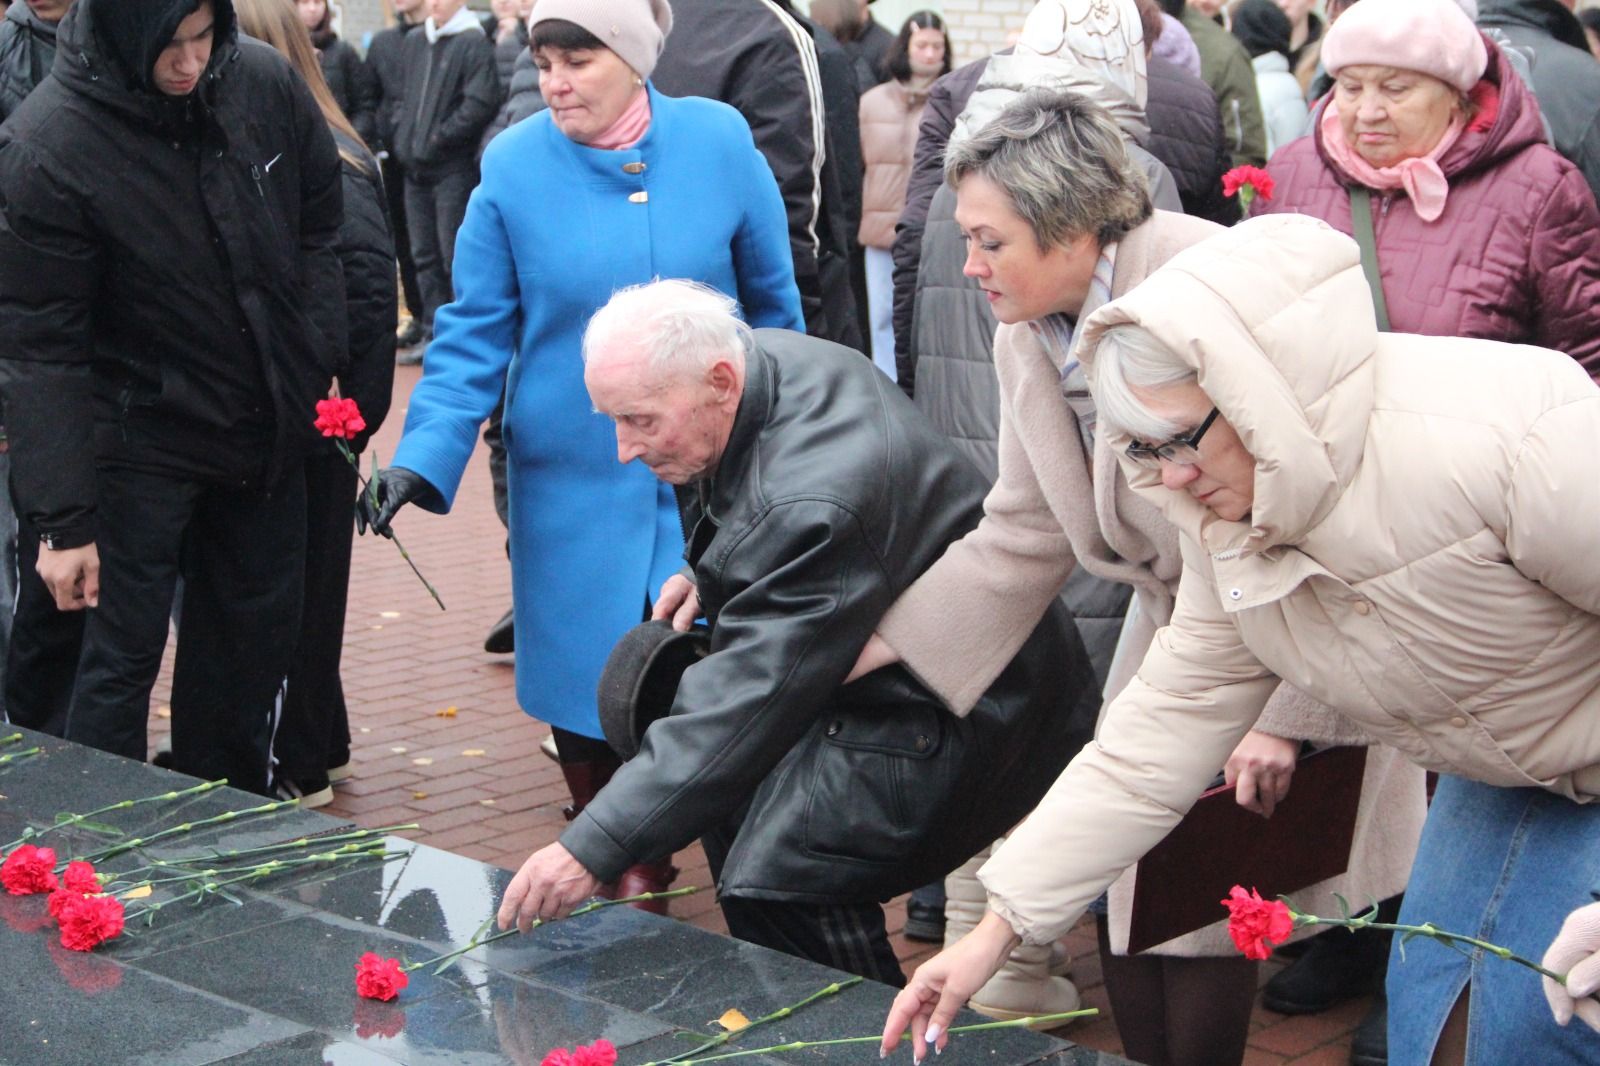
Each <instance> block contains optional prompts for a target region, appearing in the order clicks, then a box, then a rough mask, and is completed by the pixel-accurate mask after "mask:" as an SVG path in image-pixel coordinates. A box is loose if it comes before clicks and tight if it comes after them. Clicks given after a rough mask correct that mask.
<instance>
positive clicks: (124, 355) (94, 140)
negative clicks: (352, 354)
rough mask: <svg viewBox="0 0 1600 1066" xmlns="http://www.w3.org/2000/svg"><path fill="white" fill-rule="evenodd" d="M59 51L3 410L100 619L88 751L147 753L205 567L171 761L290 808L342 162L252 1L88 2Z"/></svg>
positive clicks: (333, 337) (179, 674) (60, 559)
mask: <svg viewBox="0 0 1600 1066" xmlns="http://www.w3.org/2000/svg"><path fill="white" fill-rule="evenodd" d="M60 47H61V49H62V50H63V51H64V52H66V53H67V54H70V55H72V56H73V57H74V60H75V61H74V62H72V63H70V64H60V65H58V66H57V68H56V69H55V71H54V76H53V77H52V78H50V79H49V80H47V81H46V82H45V83H44V84H43V85H41V86H40V87H39V88H38V89H37V90H36V91H35V92H34V93H33V95H32V96H30V97H29V98H28V99H27V100H26V101H24V102H23V104H22V106H21V107H20V108H18V109H17V111H16V113H15V114H13V115H12V116H11V118H10V120H8V121H7V123H6V125H5V126H4V127H3V128H0V205H3V206H0V336H4V337H5V338H6V345H5V347H4V349H3V350H0V393H3V394H4V398H5V403H6V408H7V410H8V412H9V416H10V425H9V426H8V429H9V431H10V438H11V444H12V449H11V458H12V492H13V494H14V496H15V498H16V500H17V504H18V507H19V510H20V511H21V512H22V513H23V515H24V517H25V519H26V521H27V522H28V523H29V524H30V525H31V526H32V527H33V528H34V529H36V530H37V531H38V535H39V542H40V543H39V547H40V551H39V562H38V572H39V576H40V577H41V578H42V579H43V580H44V583H45V584H46V586H48V587H49V588H50V590H51V592H52V593H53V594H54V596H55V600H56V604H57V606H58V607H59V608H60V609H61V610H63V611H81V610H84V609H85V608H91V609H90V610H88V611H87V617H86V620H85V626H84V638H83V639H84V648H83V655H82V658H81V660H80V661H79V667H78V674H77V680H76V684H75V686H74V690H73V695H72V701H71V704H70V706H69V709H68V714H67V721H66V736H67V737H68V738H69V739H72V740H77V741H81V742H83V743H86V744H90V745H92V746H94V747H98V748H101V749H103V750H106V751H112V752H116V753H118V754H122V755H126V756H129V757H131V758H136V759H143V758H144V756H145V748H146V720H147V718H148V716H149V711H150V689H151V687H152V685H153V684H154V682H155V678H156V674H157V671H158V670H159V668H160V664H161V653H162V649H163V648H164V646H165V645H166V640H167V627H168V616H169V614H170V613H171V610H172V605H173V593H174V588H175V586H176V584H177V580H178V578H179V576H180V574H181V576H182V578H183V585H184V592H183V600H182V604H181V612H180V613H181V632H180V635H179V641H178V652H177V663H176V669H175V672H174V677H173V692H172V710H173V715H172V762H173V766H174V767H175V768H176V769H178V770H181V771H184V772H186V773H190V774H194V775H195V776H198V777H205V778H217V777H227V778H228V779H229V781H230V782H231V783H232V784H234V785H235V786H237V787H240V788H244V789H248V790H251V791H256V792H262V793H266V792H268V790H269V788H270V779H269V768H268V756H267V749H268V741H269V738H270V736H271V726H272V716H273V712H274V710H275V707H276V701H277V697H278V694H279V691H280V688H281V685H282V682H283V677H284V674H285V672H286V670H287V667H288V660H289V655H290V653H291V652H292V650H293V647H294V638H295V633H296V631H297V629H298V626H299V621H300V605H301V593H302V590H301V584H302V573H303V566H304V561H305V536H306V533H305V529H306V527H305V522H306V519H305V482H304V475H303V470H302V465H301V464H302V460H303V459H304V457H305V456H306V455H307V454H308V453H309V451H310V449H311V448H312V447H314V446H317V445H318V441H319V438H318V437H317V436H316V434H315V431H314V430H313V429H312V425H311V423H312V420H313V418H314V417H315V404H316V401H317V400H318V399H321V398H323V397H325V396H326V395H327V391H328V387H329V383H330V380H331V376H332V374H333V373H334V372H335V371H337V370H339V369H340V366H339V363H340V362H341V361H342V360H343V358H344V355H343V353H344V352H345V351H346V345H345V309H344V282H343V276H342V273H341V269H340V264H339V258H338V253H337V247H336V245H337V240H338V234H339V223H340V218H341V214H342V209H341V191H340V173H339V157H338V154H337V152H336V151H335V148H334V143H333V138H332V137H331V136H330V134H329V132H328V126H327V123H326V122H324V121H323V118H322V115H321V113H320V112H319V110H318V108H317V105H316V103H315V101H314V100H313V99H312V97H311V93H310V91H309V90H308V89H307V88H306V86H305V83H304V82H303V81H301V80H300V78H299V76H298V75H297V74H296V73H295V72H294V70H293V68H291V67H290V66H289V64H288V62H287V61H286V60H284V59H283V58H282V57H281V56H279V55H278V54H277V53H276V52H275V51H273V50H272V49H271V48H269V47H267V46H266V45H263V44H260V43H259V42H256V41H252V40H249V39H248V38H243V37H241V36H239V35H238V33H237V32H236V29H235V24H234V15H233V7H232V4H231V2H230V0H78V3H77V5H76V6H75V7H74V8H73V10H72V11H70V12H69V13H68V14H67V16H66V18H64V19H63V20H62V22H61V28H60Z"/></svg>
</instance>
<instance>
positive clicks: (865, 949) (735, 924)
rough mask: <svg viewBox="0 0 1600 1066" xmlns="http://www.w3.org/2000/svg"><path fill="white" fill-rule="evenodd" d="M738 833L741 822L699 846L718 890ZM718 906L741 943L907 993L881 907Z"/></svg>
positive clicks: (736, 902)
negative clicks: (729, 851) (804, 960)
mask: <svg viewBox="0 0 1600 1066" xmlns="http://www.w3.org/2000/svg"><path fill="white" fill-rule="evenodd" d="M737 827H738V823H737V822H733V823H730V824H729V825H725V826H723V827H720V828H718V829H717V830H715V831H713V832H710V833H707V834H706V835H705V836H704V837H702V838H701V840H700V843H701V844H702V845H703V846H704V847H705V851H706V861H707V864H708V865H709V866H710V868H711V880H712V883H713V884H716V883H718V882H720V881H721V880H722V864H723V862H724V861H726V859H727V857H728V850H729V848H730V847H731V846H732V845H733V837H734V833H735V831H736V830H737ZM717 903H718V905H719V906H720V907H721V908H722V916H723V917H724V918H726V919H727V922H728V932H729V933H731V934H732V935H733V936H735V937H737V938H738V939H740V940H743V941H746V942H748V943H751V944H760V945H761V946H762V947H764V948H771V949H772V950H773V951H781V952H783V953H784V954H786V955H793V956H795V957H796V958H801V959H810V960H811V961H812V962H820V963H822V965H824V966H832V967H833V968H834V969H836V970H843V971H844V972H845V973H853V974H859V975H860V976H862V977H865V978H868V979H869V980H873V981H882V982H883V983H884V984H886V985H889V986H891V987H893V988H904V987H905V983H906V979H905V974H904V973H903V972H902V971H901V969H900V961H899V960H898V959H897V958H895V954H894V948H893V947H892V946H891V945H890V943H889V933H888V930H887V929H886V928H885V927H884V924H883V908H882V907H881V906H879V905H878V904H876V903H796V902H790V901H786V900H768V899H730V898H728V897H727V896H722V897H720V898H719V899H718V900H717Z"/></svg>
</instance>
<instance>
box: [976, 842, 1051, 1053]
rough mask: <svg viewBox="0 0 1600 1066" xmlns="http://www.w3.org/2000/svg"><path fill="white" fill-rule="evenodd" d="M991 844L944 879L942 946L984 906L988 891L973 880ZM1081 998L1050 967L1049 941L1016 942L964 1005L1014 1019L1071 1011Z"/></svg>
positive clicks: (980, 915) (978, 918)
mask: <svg viewBox="0 0 1600 1066" xmlns="http://www.w3.org/2000/svg"><path fill="white" fill-rule="evenodd" d="M992 850H993V849H992V848H986V849H984V850H983V851H981V852H979V853H978V854H976V855H974V856H973V857H972V858H971V859H970V860H968V861H967V862H965V863H963V864H962V866H961V867H960V868H959V869H958V870H956V871H955V872H954V873H952V874H951V875H950V876H949V877H946V878H945V880H944V891H945V904H944V922H945V925H944V944H945V947H947V948H948V947H949V946H950V945H952V944H954V943H955V942H956V941H957V940H960V939H961V938H962V937H963V936H966V935H967V934H968V933H970V932H971V931H972V930H973V928H974V927H975V926H976V925H977V924H978V922H979V921H981V920H982V919H983V915H984V912H985V911H986V910H987V909H988V897H987V896H986V895H985V894H984V891H983V884H982V882H980V881H979V880H978V868H979V867H981V866H982V865H983V864H984V863H985V862H987V861H988V859H989V852H990V851H992ZM1080 1002H1081V1001H1080V1000H1079V998H1078V990H1077V989H1076V988H1074V987H1073V984H1072V982H1071V981H1069V980H1067V979H1066V978H1065V977H1057V976H1053V975H1052V974H1051V973H1050V948H1049V946H1048V945H1042V944H1041V945H1034V944H1021V945H1018V946H1017V947H1016V948H1015V949H1014V950H1013V951H1012V952H1011V958H1009V959H1008V960H1006V964H1005V966H1003V967H1001V969H1000V972H999V973H997V974H995V975H994V976H993V977H991V978H990V979H989V983H988V984H986V985H984V986H983V987H982V988H980V989H979V990H978V993H977V995H975V996H973V997H972V999H971V1001H970V1002H969V1003H968V1004H967V1006H969V1007H971V1008H972V1009H973V1010H975V1011H977V1012H978V1013H979V1014H982V1015H986V1016H987V1017H990V1018H994V1019H995V1020H997V1021H1014V1020H1016V1019H1018V1018H1028V1017H1033V1016H1035V1015H1040V1014H1060V1013H1064V1012H1066V1011H1074V1010H1077V1009H1078V1007H1079V1005H1080ZM1052 1028H1054V1027H1052Z"/></svg>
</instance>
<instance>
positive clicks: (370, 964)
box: [356, 951, 411, 1003]
mask: <svg viewBox="0 0 1600 1066" xmlns="http://www.w3.org/2000/svg"><path fill="white" fill-rule="evenodd" d="M410 983H411V978H409V977H407V976H406V972H405V970H403V969H401V968H400V960H399V959H385V958H382V957H380V956H379V955H378V954H377V953H376V952H373V951H369V952H367V953H366V954H365V955H363V956H361V961H360V962H358V963H356V991H357V992H359V993H360V994H361V995H362V996H363V997H364V998H366V999H378V1000H383V1001H384V1002H385V1003H387V1002H388V1001H389V1000H391V999H393V998H394V997H396V996H398V995H399V994H400V990H401V989H403V988H405V987H406V985H409V984H410Z"/></svg>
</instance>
